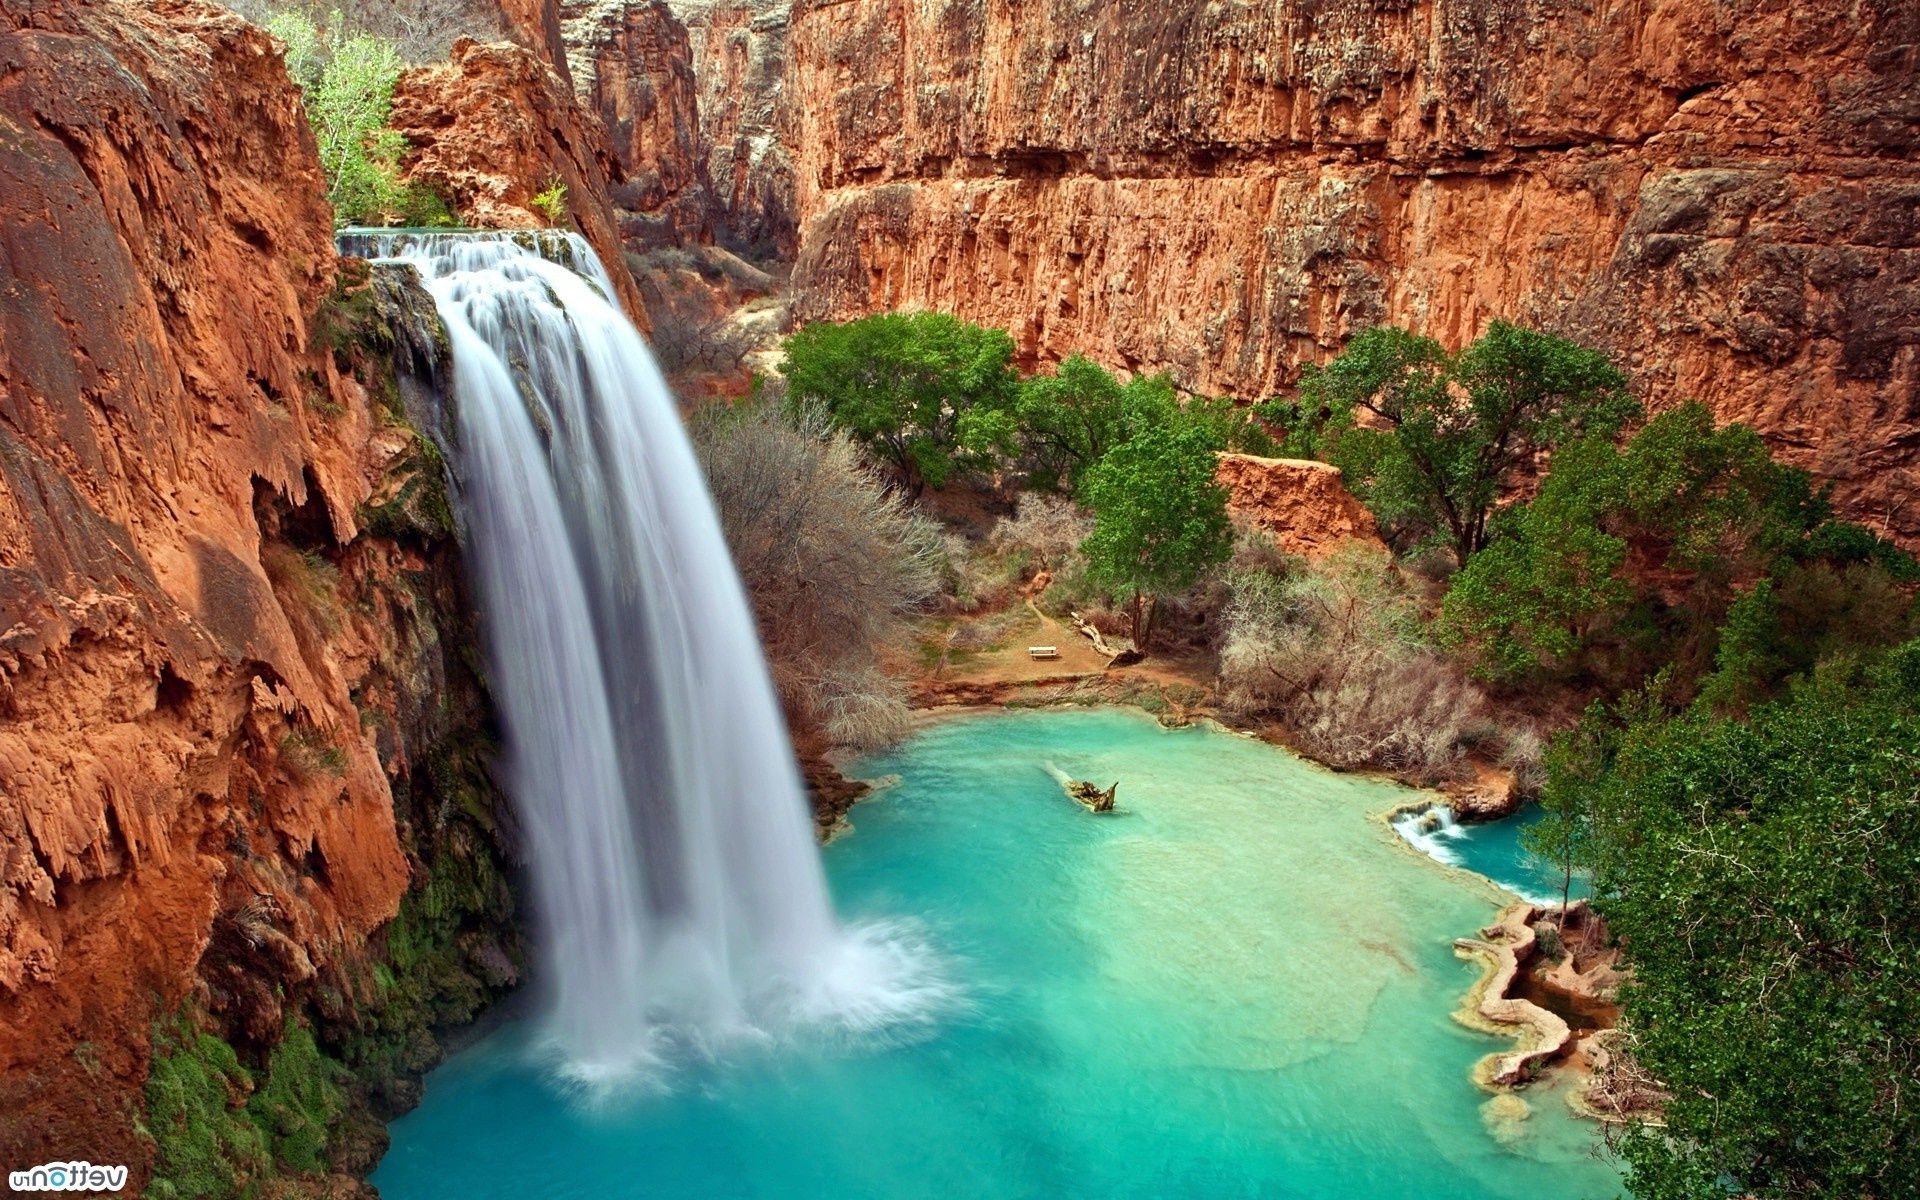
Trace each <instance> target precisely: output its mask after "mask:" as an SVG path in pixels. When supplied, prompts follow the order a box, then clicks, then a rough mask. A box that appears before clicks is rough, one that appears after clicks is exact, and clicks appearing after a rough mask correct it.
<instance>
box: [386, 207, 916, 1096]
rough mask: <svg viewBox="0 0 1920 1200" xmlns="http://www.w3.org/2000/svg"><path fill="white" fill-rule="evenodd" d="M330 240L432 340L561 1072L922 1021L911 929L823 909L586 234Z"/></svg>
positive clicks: (698, 508) (813, 858) (662, 439)
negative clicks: (416, 295) (410, 285)
mask: <svg viewBox="0 0 1920 1200" xmlns="http://www.w3.org/2000/svg"><path fill="white" fill-rule="evenodd" d="M350 237H351V239H352V240H351V241H350V242H349V245H350V246H351V247H352V248H353V249H354V250H355V252H358V253H365V254H368V255H369V256H370V257H380V258H396V257H397V258H399V259H400V260H402V261H405V262H408V263H411V264H412V265H413V266H414V267H415V268H417V269H418V271H419V272H420V275H421V278H422V280H423V282H424V283H425V285H426V287H427V290H428V291H429V292H430V293H431V294H432V296H433V298H434V301H435V304H436V306H437V308H438V310H439V313H440V316H441V318H442V320H443V321H444V322H445V324H446V327H447V332H448V336H449V339H450V341H451V344H452V351H453V371H454V386H453V403H454V406H455V408H456V412H455V413H454V414H453V418H452V420H451V421H450V422H449V425H450V427H451V429H452V431H453V434H452V437H453V443H454V444H453V446H452V447H451V448H450V449H451V458H452V460H453V461H454V463H455V464H456V471H455V474H456V477H457V481H458V487H457V497H456V505H457V508H458V509H459V511H460V514H461V517H462V521H463V525H464V532H465V535H466V538H467V540H468V543H469V558H470V561H471V563H472V565H473V568H474V572H475V577H476V579H477V582H478V585H479V597H478V599H479V602H480V607H481V616H482V624H483V626H484V628H485V629H486V633H487V638H486V640H487V645H488V650H489V662H490V667H491V674H492V677H491V683H492V689H493V693H494V697H495V700H496V702H497V704H498V706H499V708H500V711H501V714H502V717H503V720H504V723H505V725H506V733H507V767H508V787H509V792H510V794H511V796H512V798H513V800H514V802H515V806H516V810H517V811H518V813H519V814H520V817H521V823H522V825H523V826H524V827H525V831H526V839H527V842H528V850H529V856H530V859H531V866H532V872H531V873H532V878H533V884H534V899H535V902H536V905H537V908H538V910H539V918H540V928H541V931H542V935H543V936H542V942H541V949H542V955H543V957H542V967H543V971H544V974H545V976H546V983H547V990H548V997H547V1001H546V1002H547V1006H548V1021H549V1027H550V1032H551V1040H552V1042H553V1044H554V1046H555V1048H556V1049H557V1050H558V1052H559V1054H560V1056H561V1058H562V1060H563V1062H564V1064H565V1070H566V1072H567V1073H568V1075H569V1076H571V1077H573V1078H576V1079H579V1080H583V1081H587V1082H601V1081H609V1080H620V1079H624V1078H628V1077H631V1076H633V1075H634V1074H635V1073H637V1072H645V1071H646V1070H647V1069H648V1068H649V1067H651V1066H653V1065H655V1064H657V1063H659V1062H661V1061H662V1060H664V1059H671V1058H672V1057H675V1056H676V1055H677V1054H681V1053H685V1052H687V1051H689V1050H691V1051H693V1052H696V1053H700V1054H713V1053H717V1052H719V1051H721V1050H723V1049H725V1048H726V1047H727V1046H728V1045H729V1044H731V1043H734V1042H737V1041H738V1040H740V1039H742V1038H743V1037H745V1038H756V1039H757V1038H761V1037H765V1036H767V1035H778V1034H781V1033H785V1032H789V1031H793V1030H803V1029H808V1028H820V1027H828V1028H840V1029H852V1030H855V1031H862V1030H869V1029H878V1028H883V1027H886V1026H888V1025H891V1024H894V1023H896V1022H899V1021H901V1020H904V1019H914V1018H918V1017H923V1016H924V1015H925V1014H926V1011H927V1009H928V1008H929V1006H930V1005H932V1004H933V1003H934V1001H936V1000H937V999H938V998H939V996H940V993H941V988H940V985H939V983H938V981H937V980H935V979H932V978H931V977H930V975H929V973H928V968H927V966H926V965H925V963H924V961H923V955H922V954H921V953H920V952H919V951H918V950H917V949H916V948H915V947H914V946H913V945H912V944H911V941H910V939H903V937H902V936H901V934H900V931H898V930H888V929H880V928H865V929H860V928H855V929H843V928H842V927H841V926H840V925H839V923H838V922H837V921H836V919H835V917H834V914H833V911H832V908H831V906H830V903H829V900H828V897H827V888H826V880H825V877H824V874H823V872H822V869H821V864H820V859H819V854H818V851H817V849H816V847H815V845H814V841H813V831H812V825H811V822H810V820H809V818H808V815H807V808H806V800H805V796H804V792H803V790H802V786H801V781H800V776H799V772H798V769H797V767H796V765H795V762H794V757H793V752H792V748H791V744H790V742H789V741H788V737H787V731H786V726H785V723H784V721H783V719H782V717H781V714H780V710H779V707H778V704H777V702H776V700H775V697H774V691H773V686H772V682H771V680H770V678H769V676H768V673H767V666H766V662H765V659H764V657H763V656H762V653H761V649H760V641H759V638H758V636H757V634H756V631H755V628H754V623H753V618H752V615H751V612H750V610H749V607H748V605H747V600H746V596H745V593H744V591H743V590H742V588H741V585H740V580H739V578H738V576H737V574H736V572H735V570H734V567H733V563H732V560H731V558H730V557H729V556H728V553H727V547H726V543H725V541H724V540H723V538H722V536H721V530H720V523H719V520H718V518H717V516H716V514H715V512H714V508H713V502H712V500H711V498H710V496H709V493H708V491H707V487H706V481H705V479H704V477H703V476H702V474H701V472H700V468H699V465H698V463H697V462H696V460H695V458H694V454H693V450H692V447H691V446H690V445H689V443H688V441H687V437H686V434H685V431H684V430H683V428H682V426H681V423H680V418H679V413H678V411H677V409H676V407H675V405H674V401H673V397H672V394H671V392H670V391H669V390H668V388H667V385H666V382H665V380H664V379H663V378H662V377H661V375H660V371H659V369H658V367H657V366H656V365H655V363H654V361H653V356H652V355H651V354H650V353H649V352H648V350H647V347H646V345H645V343H644V342H643V341H642V340H641V338H640V335H639V333H638V332H637V331H636V330H635V329H634V327H633V325H632V324H631V323H630V322H629V321H628V320H627V318H626V317H625V315H624V314H623V313H621V311H620V310H619V308H618V307H617V306H616V305H615V304H614V303H613V302H612V301H611V300H610V297H612V296H613V294H614V290H613V287H612V285H611V283H610V281H609V280H608V279H607V276H606V274H605V271H604V269H603V268H602V267H601V265H600V263H599V260H598V259H597V258H596V257H595V256H594V254H593V251H592V249H591V248H590V247H588V246H587V244H586V243H585V242H584V241H582V240H581V239H580V238H578V237H577V236H574V235H559V234H544V235H530V234H473V233H464V234H395V235H372V234H356V235H350Z"/></svg>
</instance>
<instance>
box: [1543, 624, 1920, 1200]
mask: <svg viewBox="0 0 1920 1200" xmlns="http://www.w3.org/2000/svg"><path fill="white" fill-rule="evenodd" d="M1631 708H1632V710H1633V711H1630V712H1629V713H1628V714H1627V715H1626V719H1625V721H1624V723H1623V724H1621V725H1611V726H1608V725H1604V724H1600V725H1597V724H1596V721H1597V719H1596V718H1590V719H1589V721H1588V722H1587V723H1586V725H1584V726H1583V731H1582V733H1581V734H1580V735H1579V736H1580V737H1581V738H1583V739H1584V744H1583V745H1582V746H1581V747H1579V748H1578V749H1577V751H1576V752H1575V753H1572V754H1570V755H1569V757H1568V760H1567V762H1565V763H1563V764H1562V769H1560V770H1558V771H1556V772H1555V773H1554V775H1553V776H1552V777H1550V779H1549V783H1548V795H1549V797H1551V798H1553V799H1554V805H1555V808H1556V810H1567V811H1572V812H1576V813H1578V814H1580V816H1581V819H1582V820H1583V821H1584V831H1585V832H1584V837H1585V838H1586V846H1585V848H1586V852H1587V854H1588V856H1589V858H1590V860H1591V862H1592V864H1593V865H1594V867H1595V869H1596V881H1595V882H1596V888H1597V890H1598V892H1599V894H1600V897H1601V900H1602V903H1603V904H1604V907H1605V911H1606V914H1607V919H1608V921H1609V922H1610V923H1611V925H1612V928H1613V929H1614V931H1615V932H1616V933H1617V934H1618V935H1619V936H1620V937H1621V938H1623V939H1624V941H1625V942H1626V944H1627V945H1629V946H1630V947H1631V948H1632V955H1633V968H1634V973H1633V982H1632V984H1631V986H1629V987H1628V988H1627V989H1626V990H1625V991H1624V993H1623V996H1622V1001H1623V1005H1624V1018H1625V1024H1624V1027H1625V1028H1626V1030H1627V1031H1628V1035H1629V1037H1630V1044H1631V1048H1632V1051H1633V1053H1634V1055H1635V1056H1636V1057H1637V1059H1638V1061H1639V1063H1640V1065H1641V1066H1643V1067H1645V1068H1646V1069H1647V1070H1649V1071H1650V1072H1651V1073H1652V1074H1653V1075H1654V1076H1655V1077H1657V1078H1658V1079H1660V1080H1661V1081H1662V1082H1663V1083H1664V1085H1665V1086H1666V1087H1667V1088H1668V1089H1669V1090H1670V1091H1671V1092H1672V1095H1673V1099H1672V1102H1671V1103H1670V1104H1669V1105H1668V1106H1667V1107H1666V1110H1665V1112H1664V1114H1663V1117H1662V1119H1663V1120H1664V1122H1665V1124H1664V1128H1663V1127H1660V1126H1656V1125H1652V1124H1644V1125H1639V1126H1636V1127H1633V1128H1632V1129H1630V1130H1629V1132H1628V1133H1627V1135H1626V1137H1625V1138H1624V1140H1623V1142H1622V1144H1621V1151H1622V1153H1623V1156H1624V1158H1625V1159H1626V1162H1627V1164H1628V1167H1629V1178H1628V1183H1629V1185H1630V1186H1631V1188H1632V1190H1633V1194H1634V1195H1635V1196H1637V1197H1639V1198H1640V1200H1692V1198H1694V1197H1699V1196H1731V1195H1746V1196H1752V1197H1755V1198H1756V1200H1775V1198H1785V1197H1796V1198H1798V1197H1832V1198H1834V1200H1839V1198H1841V1197H1845V1198H1847V1200H1856V1198H1860V1197H1894V1196H1911V1195H1920V1106H1916V1105H1915V1104H1914V1102H1913V1101H1914V1097H1915V1096H1916V1095H1920V923H1916V922H1915V921H1914V920H1913V913H1914V912H1915V911H1916V908H1917V907H1920V749H1916V748H1917V747H1920V642H1908V643H1905V644H1903V645H1901V646H1899V647H1898V648H1896V649H1894V650H1891V651H1883V652H1880V653H1879V654H1878V655H1877V656H1872V657H1867V658H1864V659H1863V658H1862V656H1860V655H1843V656H1841V657H1839V658H1836V659H1834V660H1830V661H1829V662H1828V663H1827V664H1825V665H1824V666H1822V667H1821V668H1819V669H1818V670H1817V671H1815V672H1814V673H1813V674H1812V675H1810V676H1803V677H1802V678H1801V679H1800V681H1799V682H1798V683H1797V684H1796V685H1795V686H1794V687H1793V688H1792V689H1791V690H1790V691H1789V692H1788V693H1787V694H1786V695H1785V696H1784V697H1783V698H1782V699H1779V700H1777V701H1773V702H1770V703H1767V704H1763V705H1761V706H1759V707H1757V708H1755V709H1754V710H1753V711H1752V713H1751V716H1750V718H1749V719H1748V720H1746V721H1740V720H1734V719H1728V718H1724V717H1718V716H1715V715H1714V714H1713V713H1711V712H1710V711H1708V709H1707V708H1706V707H1705V706H1704V705H1695V706H1694V707H1693V709H1692V710H1690V711H1688V712H1686V713H1684V714H1681V715H1678V716H1669V715H1666V714H1665V713H1664V712H1662V711H1660V710H1659V708H1658V707H1657V706H1655V705H1651V704H1644V703H1643V704H1638V705H1634V706H1631ZM1567 744H1568V745H1572V744H1573V743H1572V742H1568V743H1567Z"/></svg>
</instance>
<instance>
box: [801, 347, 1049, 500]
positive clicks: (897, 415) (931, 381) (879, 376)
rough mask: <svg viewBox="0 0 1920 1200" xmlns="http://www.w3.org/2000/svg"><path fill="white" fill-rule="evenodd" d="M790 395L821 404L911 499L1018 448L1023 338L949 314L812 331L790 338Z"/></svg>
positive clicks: (986, 467)
mask: <svg viewBox="0 0 1920 1200" xmlns="http://www.w3.org/2000/svg"><path fill="white" fill-rule="evenodd" d="M785 348H786V354H787V358H786V362H785V363H784V364H783V365H782V366H781V368H780V369H781V371H782V372H783V373H784V374H785V375H786V376H787V381H788V395H789V397H790V398H791V399H792V400H793V401H794V402H796V403H800V404H809V403H811V404H818V405H819V406H820V407H821V409H822V411H824V412H825V413H826V414H827V418H828V419H829V420H830V421H832V422H833V424H834V425H835V426H836V427H838V428H840V429H843V430H845V431H846V432H847V434H848V435H849V436H851V437H852V438H853V439H854V440H855V441H856V442H857V443H859V444H860V445H861V446H862V447H863V448H864V449H865V450H866V451H867V452H868V453H870V454H871V455H873V457H874V458H875V459H876V460H878V461H879V462H881V463H883V464H884V465H885V466H886V467H888V468H889V469H890V470H891V471H892V473H893V475H894V477H895V479H896V481H897V482H898V483H899V484H900V485H901V486H903V487H904V488H906V489H907V491H908V493H909V494H910V495H914V496H918V495H919V494H920V493H921V492H922V491H923V490H924V489H925V488H927V487H928V486H932V487H935V488H938V487H944V486H945V485H946V483H947V481H948V480H949V479H951V478H952V477H953V476H954V475H955V473H956V472H963V471H969V470H985V469H990V468H991V467H992V466H993V465H994V464H995V463H997V462H998V461H999V460H1000V458H1001V457H1002V456H1004V455H1005V454H1006V453H1008V452H1009V451H1010V450H1011V449H1012V445H1013V438H1014V429H1015V418H1014V415H1013V413H1012V412H1011V411H1010V410H1011V408H1012V405H1013V401H1014V395H1015V388H1016V382H1017V378H1018V377H1017V376H1016V375H1015V373H1014V370H1013V366H1012V362H1013V339H1012V338H1010V337H1008V336H1007V334H1006V333H1004V332H1003V331H1001V330H997V329H983V328H981V327H980V326H978V325H973V324H970V323H968V322H966V321H962V320H960V319H959V318H957V317H952V316H949V315H947V314H945V313H928V312H923V313H883V314H880V315H878V316H872V317H863V318H861V319H860V320H857V321H849V322H847V323H845V324H833V323H829V322H820V323H816V324H813V325H808V326H807V327H805V328H804V329H801V330H800V331H799V332H797V333H795V334H793V336H791V337H789V338H788V339H787V340H786V347H785Z"/></svg>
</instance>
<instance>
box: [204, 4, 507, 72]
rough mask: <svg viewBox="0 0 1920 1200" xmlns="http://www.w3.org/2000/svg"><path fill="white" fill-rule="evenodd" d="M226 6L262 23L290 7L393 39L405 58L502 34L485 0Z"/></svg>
mask: <svg viewBox="0 0 1920 1200" xmlns="http://www.w3.org/2000/svg"><path fill="white" fill-rule="evenodd" d="M226 3H227V6H228V7H229V8H231V9H233V10H234V11H235V12H237V13H239V14H240V15H241V16H243V17H245V18H247V19H248V20H249V21H252V22H254V23H255V24H257V25H260V26H263V27H264V26H266V25H267V24H268V23H269V22H270V21H272V20H273V19H274V18H275V17H277V16H279V15H281V14H283V13H286V12H289V11H291V12H292V13H294V14H295V15H296V16H301V17H305V18H306V19H307V20H309V21H311V22H315V23H320V22H324V23H326V24H328V25H339V26H342V27H344V28H347V29H350V30H352V31H354V32H355V33H363V34H368V35H371V36H373V37H377V38H380V39H382V40H384V41H388V42H391V43H393V45H394V48H395V49H396V50H397V51H398V52H399V54H400V57H401V58H403V59H405V60H406V61H407V62H408V63H411V64H414V65H416V66H417V65H421V64H425V63H435V62H439V61H441V60H442V59H444V58H446V57H447V52H448V50H450V49H451V48H452V46H453V43H454V42H455V41H456V40H458V39H459V38H462V37H470V38H473V39H475V40H476V41H482V42H493V41H499V40H500V39H501V38H503V37H505V36H506V32H507V31H506V27H505V25H504V24H503V23H502V21H501V13H500V7H499V5H498V4H497V3H490V2H489V0H401V2H400V3H394V2H393V0H337V2H335V3H328V2H327V0H311V2H308V3H294V4H288V3H286V0H226Z"/></svg>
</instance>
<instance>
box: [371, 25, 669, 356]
mask: <svg viewBox="0 0 1920 1200" xmlns="http://www.w3.org/2000/svg"><path fill="white" fill-rule="evenodd" d="M391 124H392V127H393V128H394V129H396V130H398V131H399V132H400V133H401V134H403V135H404V136H405V137H406V138H407V140H408V142H409V149H408V151H407V156H406V159H405V162H404V164H403V166H404V169H405V172H406V175H407V178H408V179H410V180H412V181H415V182H418V183H421V184H424V185H426V186H427V187H429V188H431V189H433V190H434V191H435V192H437V193H439V194H440V195H442V196H445V197H446V198H447V200H448V201H449V202H450V203H451V204H452V205H453V207H454V210H455V211H456V212H458V213H459V215H460V219H461V220H462V221H463V222H465V223H466V224H469V225H473V226H477V227H480V228H486V229H513V228H526V227H530V226H540V225H545V224H548V223H557V224H560V225H563V226H564V225H568V224H570V225H572V226H574V227H576V228H578V229H579V231H580V233H581V235H582V236H584V237H585V238H586V239H587V241H588V242H589V243H590V244H591V245H592V246H593V249H594V252H595V253H596V254H598V255H599V256H600V261H601V262H602V263H604V264H605V265H606V268H607V274H608V275H609V276H610V277H612V279H613V283H614V287H615V288H617V289H618V290H619V292H620V301H621V305H622V307H624V308H625V309H626V310H627V312H628V314H629V315H630V316H632V317H633V319H634V321H635V323H636V324H638V325H639V326H640V328H641V329H642V330H643V331H645V330H647V329H648V328H649V324H648V321H647V314H646V311H645V307H644V305H643V304H642V303H641V300H640V293H639V290H638V288H636V287H635V286H634V282H633V277H632V275H631V274H630V273H629V272H628V271H627V269H626V259H625V252H624V247H623V245H622V243H621V240H620V221H619V218H618V216H617V214H616V213H615V211H614V207H613V202H612V199H611V196H612V192H613V189H614V188H615V187H616V186H617V185H619V184H620V183H621V182H622V181H623V180H624V179H625V174H624V172H623V170H622V168H621V165H620V161H619V158H618V156H617V155H615V153H614V152H613V149H612V148H611V146H610V144H609V142H608V139H607V134H606V128H605V127H604V126H603V125H602V124H601V122H600V118H599V117H598V116H597V115H595V114H594V113H592V112H590V111H588V110H586V109H584V108H583V107H582V106H581V104H580V102H579V101H578V100H577V99H576V97H575V95H574V91H573V88H572V86H571V85H570V84H569V83H568V82H567V81H566V80H565V79H563V78H562V77H561V76H560V74H559V72H558V71H556V70H555V69H554V67H553V66H552V65H550V64H549V63H548V62H546V61H545V60H544V59H543V58H542V57H540V56H539V55H538V54H536V53H534V52H533V51H531V50H528V49H527V48H526V47H524V46H520V45H517V44H515V43H511V42H497V43H482V42H475V41H473V40H471V39H467V38H462V39H461V40H460V41H458V42H455V43H454V46H453V54H452V57H451V58H450V59H449V60H448V61H447V62H445V63H442V64H440V65H438V66H433V67H424V68H419V69H416V70H412V71H409V72H407V74H406V75H404V76H402V77H401V80H400V85H399V87H398V88H397V89H395V91H394V97H393V119H392V121H391ZM555 184H559V185H561V186H562V187H563V188H564V189H565V195H564V201H563V203H564V213H563V219H561V220H559V221H557V222H555V221H553V220H552V218H551V217H550V216H549V214H547V213H545V212H542V211H541V210H540V209H539V207H538V206H536V205H535V203H534V198H535V197H536V196H537V195H539V194H541V193H542V192H544V191H546V190H547V189H549V188H550V187H552V186H553V185H555Z"/></svg>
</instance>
